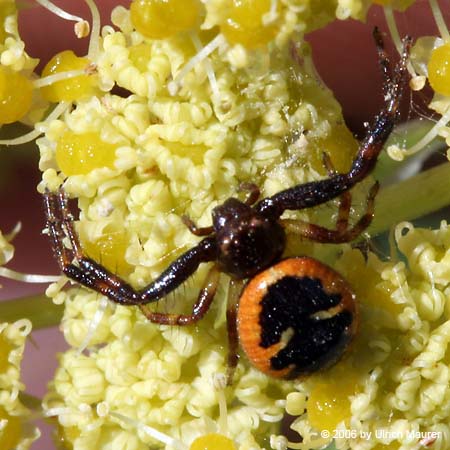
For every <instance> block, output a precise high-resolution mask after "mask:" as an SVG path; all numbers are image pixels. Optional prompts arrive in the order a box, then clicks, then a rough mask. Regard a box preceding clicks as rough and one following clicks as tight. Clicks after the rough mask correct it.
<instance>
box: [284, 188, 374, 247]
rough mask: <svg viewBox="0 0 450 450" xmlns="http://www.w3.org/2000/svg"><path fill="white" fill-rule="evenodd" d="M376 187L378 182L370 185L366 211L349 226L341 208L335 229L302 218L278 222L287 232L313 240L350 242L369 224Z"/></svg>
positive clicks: (337, 242)
mask: <svg viewBox="0 0 450 450" xmlns="http://www.w3.org/2000/svg"><path fill="white" fill-rule="evenodd" d="M378 188H379V184H378V183H375V184H374V185H373V186H372V188H371V189H370V191H369V195H368V197H367V207H366V212H365V214H364V215H363V216H362V217H361V218H360V219H359V220H358V222H356V224H355V225H354V226H353V227H351V228H348V227H347V225H348V215H347V216H345V215H344V216H341V210H340V217H338V222H337V226H336V229H335V230H330V229H329V228H325V227H321V226H320V225H315V224H312V223H308V222H304V221H302V220H291V219H281V220H280V223H281V225H282V226H283V227H284V228H285V229H286V231H287V232H288V233H293V234H298V235H300V236H302V237H304V238H306V239H309V240H311V241H314V242H322V243H333V244H341V243H344V242H351V241H353V240H354V239H356V238H357V237H358V236H359V235H360V234H361V233H362V232H363V231H364V230H365V229H366V228H367V227H368V226H369V225H370V223H371V221H372V218H373V213H374V207H375V196H376V195H377V192H378ZM344 226H345V227H344Z"/></svg>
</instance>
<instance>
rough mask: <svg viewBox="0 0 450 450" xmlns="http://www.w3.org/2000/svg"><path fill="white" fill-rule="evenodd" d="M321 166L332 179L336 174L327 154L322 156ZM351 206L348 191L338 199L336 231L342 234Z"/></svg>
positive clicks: (350, 195)
mask: <svg viewBox="0 0 450 450" xmlns="http://www.w3.org/2000/svg"><path fill="white" fill-rule="evenodd" d="M323 164H324V166H325V168H326V169H327V172H328V176H329V177H332V176H333V175H336V174H337V171H336V170H335V168H334V166H333V162H332V161H331V159H330V156H329V155H328V153H324V154H323ZM351 206H352V194H351V192H350V191H345V192H343V193H342V194H341V196H340V197H339V209H338V217H337V221H336V230H337V231H340V232H343V231H344V230H346V229H347V227H348V221H349V218H350V209H351Z"/></svg>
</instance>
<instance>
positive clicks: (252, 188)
mask: <svg viewBox="0 0 450 450" xmlns="http://www.w3.org/2000/svg"><path fill="white" fill-rule="evenodd" d="M242 191H248V192H249V194H248V197H247V198H246V199H245V202H244V203H245V204H246V205H248V206H251V205H253V204H254V203H255V202H256V200H258V198H259V196H260V194H261V191H260V190H259V187H258V186H256V184H253V183H246V182H244V183H241V184H240V185H239V188H238V192H242Z"/></svg>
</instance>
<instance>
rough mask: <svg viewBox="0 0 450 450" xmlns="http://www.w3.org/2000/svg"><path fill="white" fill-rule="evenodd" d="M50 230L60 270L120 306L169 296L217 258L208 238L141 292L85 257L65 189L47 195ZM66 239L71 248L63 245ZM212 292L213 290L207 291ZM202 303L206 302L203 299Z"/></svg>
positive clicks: (46, 207) (48, 226) (212, 241)
mask: <svg viewBox="0 0 450 450" xmlns="http://www.w3.org/2000/svg"><path fill="white" fill-rule="evenodd" d="M44 205H45V212H46V215H47V229H48V233H49V235H50V239H51V242H52V246H53V251H54V253H55V255H56V258H57V260H58V263H59V265H60V268H61V271H62V272H63V273H64V274H65V275H66V276H67V277H68V278H70V279H72V280H74V281H76V282H78V283H80V284H81V285H83V286H85V287H88V288H90V289H92V290H94V291H96V292H98V293H100V294H102V295H105V296H106V297H108V298H109V299H110V300H112V301H114V302H116V303H119V304H121V305H142V304H146V303H150V302H154V301H157V300H159V299H161V298H162V297H164V296H166V295H167V294H169V293H170V292H172V291H173V290H175V289H176V288H177V287H178V286H180V285H181V284H182V283H183V282H184V281H186V279H187V278H189V277H190V276H191V275H192V274H193V273H194V272H195V271H196V270H197V268H198V266H199V265H200V264H201V263H202V262H208V261H213V260H214V259H215V257H216V249H215V241H214V238H211V237H210V238H205V239H203V240H202V241H200V242H199V243H198V244H197V245H196V246H195V247H193V248H191V249H190V250H188V251H187V252H185V253H184V254H182V255H181V256H180V257H179V258H178V259H176V260H175V261H174V262H173V263H172V264H171V265H170V266H169V267H168V268H167V269H166V270H165V271H164V272H163V273H162V274H161V275H160V276H159V277H158V278H157V279H156V280H154V281H153V282H152V283H150V284H149V285H148V286H146V287H145V288H144V289H142V290H140V291H136V290H135V289H133V287H132V286H131V285H129V284H128V283H127V282H126V281H125V280H123V279H122V278H120V277H118V276H117V275H115V274H113V273H112V272H110V271H109V270H107V269H106V268H105V267H103V266H102V265H100V264H98V263H97V262H95V261H94V260H92V259H91V258H88V257H86V256H85V255H84V254H83V251H82V248H81V246H80V243H79V240H78V236H77V234H76V231H75V229H74V226H73V217H72V215H71V214H70V211H69V208H68V205H67V200H66V197H65V194H64V191H63V190H60V191H59V192H58V193H57V194H55V193H50V192H46V193H45V194H44ZM65 236H67V237H68V239H69V242H70V246H71V248H70V249H68V248H66V247H65V245H64V243H63V239H64V237H65ZM208 289H209V292H212V288H208ZM200 302H201V303H202V304H204V303H205V302H206V303H207V301H206V300H203V301H202V300H200Z"/></svg>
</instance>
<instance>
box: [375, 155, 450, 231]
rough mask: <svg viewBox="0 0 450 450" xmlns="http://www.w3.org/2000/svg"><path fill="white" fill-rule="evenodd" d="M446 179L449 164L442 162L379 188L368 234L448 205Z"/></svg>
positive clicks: (448, 173)
mask: <svg viewBox="0 0 450 450" xmlns="http://www.w3.org/2000/svg"><path fill="white" fill-rule="evenodd" d="M449 180H450V163H445V164H441V165H440V166H437V167H434V168H432V169H430V170H427V171H425V172H421V173H419V174H417V175H415V176H413V177H411V178H409V179H407V180H405V181H401V182H400V183H397V184H394V185H391V186H388V187H386V188H384V189H382V190H381V191H380V193H379V194H378V196H377V199H376V205H375V217H374V220H373V222H372V225H371V226H370V228H369V230H368V232H369V234H370V235H372V236H375V235H376V234H378V233H381V232H383V231H386V230H388V229H389V228H390V227H391V226H392V225H394V224H396V223H398V222H402V221H405V220H414V219H417V218H418V217H421V216H424V215H426V214H429V213H431V212H434V211H437V210H438V209H441V208H443V207H444V206H447V205H449V204H450V188H449Z"/></svg>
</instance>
